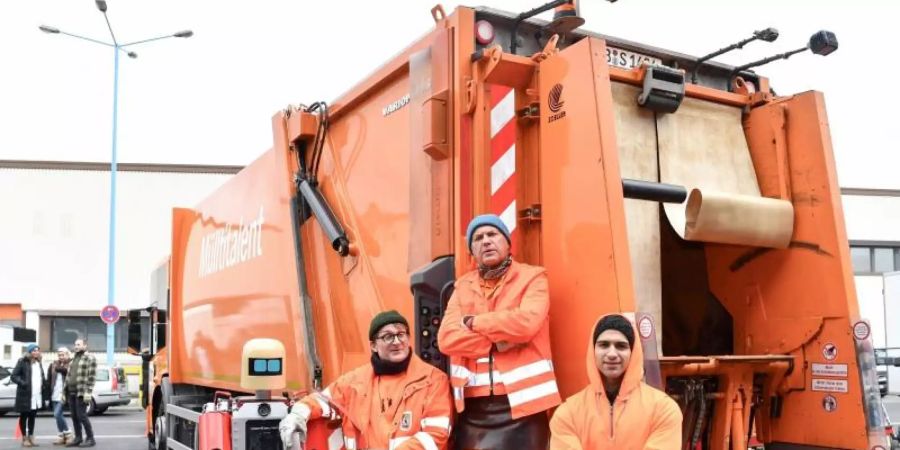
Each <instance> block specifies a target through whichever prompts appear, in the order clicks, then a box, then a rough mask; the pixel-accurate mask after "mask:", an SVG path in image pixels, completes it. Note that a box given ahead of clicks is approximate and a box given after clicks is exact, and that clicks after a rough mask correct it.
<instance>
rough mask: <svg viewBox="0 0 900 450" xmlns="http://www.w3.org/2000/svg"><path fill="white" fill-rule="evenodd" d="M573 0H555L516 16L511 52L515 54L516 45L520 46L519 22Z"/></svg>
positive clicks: (511, 38) (511, 39)
mask: <svg viewBox="0 0 900 450" xmlns="http://www.w3.org/2000/svg"><path fill="white" fill-rule="evenodd" d="M571 1H572V0H554V1H552V2H550V3H547V4H544V5H541V6H538V7H537V8H534V9H532V10H530V11H525V12H523V13H521V14H519V15H518V16H516V20H515V21H514V22H513V29H512V37H510V42H509V52H510V53H512V54H513V55H515V54H516V47H518V45H517V43H516V35H517V34H518V32H519V24H520V23H522V22H524V21H525V20H527V19H529V18H531V17H534V16H536V15H538V14H540V13H542V12H545V11H550V10H551V9H553V8H556V7H557V6H562V5H565V4H567V3H570V2H571Z"/></svg>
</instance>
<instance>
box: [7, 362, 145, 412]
mask: <svg viewBox="0 0 900 450" xmlns="http://www.w3.org/2000/svg"><path fill="white" fill-rule="evenodd" d="M4 371H5V372H4ZM11 372H12V369H11V368H8V367H2V366H0V375H2V374H4V373H7V375H6V376H5V377H3V378H2V379H0V416H3V415H5V414H6V413H8V412H10V411H12V410H13V407H14V405H15V403H16V384H15V383H13V382H12V381H11V380H10V379H9V375H8V374H9V373H11ZM129 403H131V395H130V394H129V393H128V379H127V378H126V377H125V371H124V370H123V369H122V368H121V367H108V366H104V365H98V366H97V377H96V379H95V383H94V391H93V399H92V400H91V404H90V405H88V409H87V412H88V414H90V415H98V414H103V413H104V412H106V410H107V409H108V408H109V407H110V406H124V405H127V404H129Z"/></svg>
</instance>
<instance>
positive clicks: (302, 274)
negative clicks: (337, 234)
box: [291, 195, 323, 389]
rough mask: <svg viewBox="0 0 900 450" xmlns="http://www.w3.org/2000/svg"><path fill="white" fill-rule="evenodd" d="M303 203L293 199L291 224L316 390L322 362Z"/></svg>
mask: <svg viewBox="0 0 900 450" xmlns="http://www.w3.org/2000/svg"><path fill="white" fill-rule="evenodd" d="M302 202H303V201H302V200H301V199H300V197H298V196H296V195H295V196H293V197H291V223H292V224H293V231H294V233H293V234H294V256H295V258H296V259H297V281H298V283H299V288H300V307H301V308H303V338H304V339H303V341H304V342H305V343H306V362H307V365H308V367H309V368H310V370H311V371H312V373H311V374H310V375H311V378H312V384H313V387H314V388H315V389H319V388H321V387H322V374H323V370H322V360H321V358H319V347H318V344H317V343H316V326H315V325H316V324H315V322H313V311H312V298H311V297H310V295H309V285H308V284H307V280H306V258H305V257H304V255H303V236H302V235H301V234H300V225H301V224H302V220H301V219H300V214H301V212H300V208H301V206H302V205H301V203H302Z"/></svg>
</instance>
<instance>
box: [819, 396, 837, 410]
mask: <svg viewBox="0 0 900 450" xmlns="http://www.w3.org/2000/svg"><path fill="white" fill-rule="evenodd" d="M822 409H824V410H825V412H834V410H836V409H837V399H836V398H834V396H833V395H831V394H828V395H826V396H825V397H823V398H822Z"/></svg>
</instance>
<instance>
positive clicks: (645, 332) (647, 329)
mask: <svg viewBox="0 0 900 450" xmlns="http://www.w3.org/2000/svg"><path fill="white" fill-rule="evenodd" d="M638 332H640V333H641V338H642V339H649V338H650V336H651V335H652V334H653V320H651V319H650V316H644V317H641V320H639V321H638Z"/></svg>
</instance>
